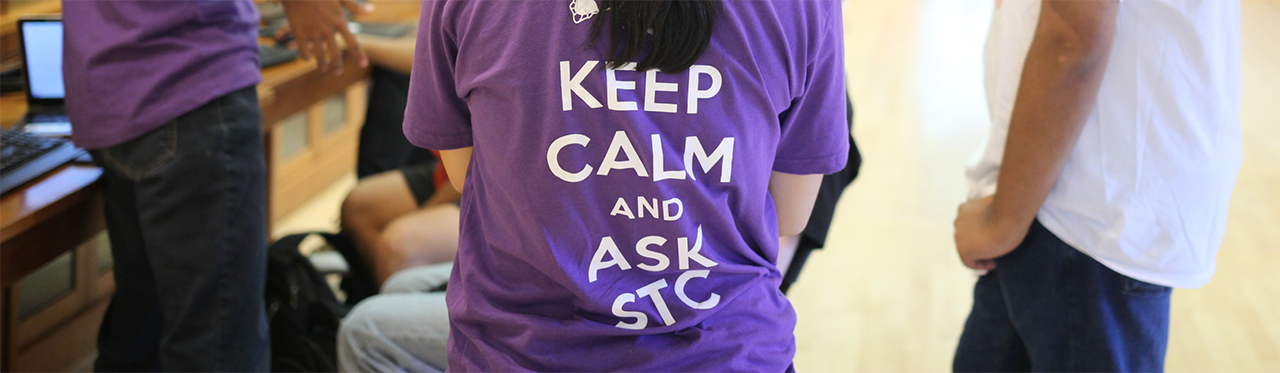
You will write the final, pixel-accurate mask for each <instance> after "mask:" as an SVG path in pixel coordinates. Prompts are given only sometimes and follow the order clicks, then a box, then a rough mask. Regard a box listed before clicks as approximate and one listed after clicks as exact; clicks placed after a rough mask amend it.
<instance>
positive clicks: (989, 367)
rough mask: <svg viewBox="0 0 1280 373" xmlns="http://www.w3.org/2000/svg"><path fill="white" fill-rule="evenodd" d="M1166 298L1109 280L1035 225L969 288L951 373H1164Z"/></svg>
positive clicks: (1150, 288) (1166, 292) (1138, 284)
mask: <svg viewBox="0 0 1280 373" xmlns="http://www.w3.org/2000/svg"><path fill="white" fill-rule="evenodd" d="M1170 293H1171V290H1170V288H1168V287H1165V286H1159V285H1153V284H1149V283H1146V282H1142V281H1138V280H1135V279H1132V278H1129V277H1127V276H1124V275H1121V274H1119V273H1116V272H1115V271H1112V270H1111V269H1110V268H1107V267H1106V266H1104V265H1102V264H1101V263H1098V261H1096V260H1094V259H1093V258H1091V257H1089V256H1088V255H1085V254H1084V253H1081V252H1080V251H1079V250H1076V249H1075V248H1072V247H1071V246H1069V245H1067V244H1066V243H1064V242H1062V240H1060V239H1058V237H1057V236H1054V235H1053V233H1050V232H1049V230H1047V229H1045V228H1044V226H1042V225H1040V222H1039V221H1036V222H1035V223H1033V224H1032V226H1031V230H1030V231H1029V232H1028V233H1027V238H1026V239H1025V240H1024V241H1023V242H1022V244H1021V245H1019V246H1018V248H1016V249H1014V250H1013V252H1010V253H1009V254H1008V255H1005V256H1004V257H1001V258H999V259H996V269H995V270H992V271H991V272H990V273H988V274H987V275H985V276H982V278H980V279H978V283H977V285H975V286H974V289H973V311H972V313H970V314H969V321H968V322H966V323H965V326H964V333H963V334H962V335H961V336H960V346H959V347H958V348H957V349H956V356H955V361H954V363H953V366H952V368H953V369H954V370H955V371H957V372H1010V371H1055V372H1062V371H1070V372H1115V371H1120V372H1158V371H1163V370H1164V356H1165V348H1166V347H1167V345H1168V339H1169V296H1170Z"/></svg>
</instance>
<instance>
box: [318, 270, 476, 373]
mask: <svg viewBox="0 0 1280 373" xmlns="http://www.w3.org/2000/svg"><path fill="white" fill-rule="evenodd" d="M452 265H453V263H444V264H436V265H430V266H422V267H415V268H410V269H406V270H403V271H400V272H399V273H396V274H395V275H392V276H391V278H388V279H387V282H386V283H384V284H382V293H381V294H379V295H377V296H374V297H371V298H369V299H365V300H364V301H361V302H360V304H357V305H356V307H355V308H353V309H352V310H351V312H350V313H349V314H347V317H346V318H344V319H343V320H342V329H341V330H340V331H339V332H338V369H339V370H341V371H343V372H443V371H444V370H445V367H446V366H447V364H448V359H446V357H445V344H446V342H448V339H449V313H448V308H447V306H446V305H445V302H444V292H434V293H428V292H427V291H429V290H431V289H433V288H435V287H437V286H439V285H440V284H443V283H445V282H447V281H448V280H449V272H450V270H451V268H452Z"/></svg>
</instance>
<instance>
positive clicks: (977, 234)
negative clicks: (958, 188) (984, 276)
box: [955, 196, 1029, 271]
mask: <svg viewBox="0 0 1280 373" xmlns="http://www.w3.org/2000/svg"><path fill="white" fill-rule="evenodd" d="M994 201H995V196H990V197H986V198H979V199H973V200H969V201H968V202H965V203H964V204H961V205H960V208H959V209H958V211H957V215H956V221H955V228H956V234H955V240H956V251H957V252H959V253H960V260H961V261H962V262H964V265H965V266H966V267H969V268H972V269H975V270H982V271H988V270H992V269H995V268H996V262H995V259H996V258H999V257H1001V256H1004V255H1005V254H1008V253H1009V252H1011V251H1013V249H1015V248H1017V247H1018V244H1019V243H1021V242H1022V239H1023V238H1026V236H1027V230H1028V228H1029V223H1028V224H1020V223H1018V222H1011V221H1009V219H1006V218H1003V217H1001V216H997V214H996V213H995V209H994V208H993V203H992V202H994Z"/></svg>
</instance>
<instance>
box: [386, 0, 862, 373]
mask: <svg viewBox="0 0 1280 373" xmlns="http://www.w3.org/2000/svg"><path fill="white" fill-rule="evenodd" d="M722 4H723V6H724V12H723V13H721V15H720V17H719V18H718V19H717V21H716V27H715V31H714V33H713V37H712V39H711V43H710V46H709V47H708V48H707V51H706V53H705V54H703V55H702V56H701V57H700V58H699V60H698V61H697V63H696V64H695V65H694V66H693V67H692V68H691V69H689V70H687V71H685V72H681V73H679V74H662V73H658V72H638V71H629V70H628V69H625V68H624V69H618V70H606V69H604V53H603V52H602V51H603V50H604V48H605V45H603V44H597V45H596V46H595V48H593V49H584V42H585V41H586V40H587V37H588V35H589V29H590V27H591V22H594V21H595V20H594V19H592V18H591V17H593V16H595V15H593V11H594V10H596V4H595V3H594V2H593V1H591V0H550V1H506V0H493V1H452V0H444V1H427V2H425V4H424V6H423V12H422V22H421V25H420V28H419V35H418V39H417V40H418V45H417V49H416V53H417V55H416V58H415V61H414V67H413V68H414V73H413V76H412V83H411V85H410V88H409V106H408V109H407V110H406V112H405V133H406V135H407V136H408V138H409V139H410V140H411V141H412V142H413V143H414V144H417V145H419V146H423V147H427V148H431V149H455V148H462V147H468V146H473V147H474V149H473V151H474V153H473V155H472V159H471V167H470V170H469V172H468V176H467V184H466V186H465V188H464V190H463V197H462V202H461V209H462V213H461V234H460V241H459V244H460V247H459V250H458V256H457V260H456V261H455V262H454V267H453V268H454V270H453V274H452V277H451V278H450V282H449V289H448V294H447V302H448V306H449V316H450V321H451V330H450V335H449V345H448V346H449V347H448V348H449V369H450V370H456V371H517V370H534V371H588V372H600V371H618V370H627V371H764V372H770V371H771V372H780V371H784V370H786V369H787V368H788V367H789V366H790V364H791V360H792V358H793V356H794V354H795V337H794V328H795V312H794V311H793V309H792V307H791V304H790V303H789V302H788V301H787V299H786V297H784V296H783V295H782V293H781V292H779V291H778V285H779V283H780V281H781V278H780V275H779V270H778V268H776V263H777V255H778V230H777V217H776V211H775V209H774V205H773V199H772V198H771V196H770V195H769V193H768V181H769V178H770V173H771V172H772V171H780V172H785V173H791V174H825V173H831V172H835V171H837V170H840V169H841V168H842V167H843V166H844V163H845V158H846V156H847V155H848V142H849V140H848V130H847V127H846V123H845V84H844V70H843V51H842V37H841V18H840V4H839V2H838V1H835V0H829V1H723V2H722ZM632 70H633V69H632Z"/></svg>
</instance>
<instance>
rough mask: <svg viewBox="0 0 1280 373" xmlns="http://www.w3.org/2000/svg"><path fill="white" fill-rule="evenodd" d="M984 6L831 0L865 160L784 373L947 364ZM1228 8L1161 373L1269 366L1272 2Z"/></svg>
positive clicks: (1278, 58) (1275, 120)
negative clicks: (1230, 51)
mask: <svg viewBox="0 0 1280 373" xmlns="http://www.w3.org/2000/svg"><path fill="white" fill-rule="evenodd" d="M1219 1H1229V0H1219ZM990 7H991V1H990V0H963V1H962V0H920V1H909V0H845V38H846V53H847V57H846V58H847V63H848V73H849V84H850V85H849V87H850V90H851V92H852V93H853V97H854V103H855V105H856V107H857V120H856V124H855V131H854V132H855V135H856V136H857V140H858V144H859V145H860V146H861V147H862V152H863V155H864V157H865V158H866V161H865V163H864V167H863V171H862V175H861V176H860V177H859V178H858V180H857V181H856V182H855V183H854V184H853V187H852V188H851V189H850V190H849V191H848V192H847V193H846V194H845V196H846V197H845V198H844V200H843V201H841V204H840V207H839V210H838V212H837V215H836V220H835V223H834V226H833V228H832V233H831V237H830V240H829V245H828V247H827V249H825V250H823V251H821V252H818V253H816V254H814V256H813V257H812V258H811V259H810V261H809V263H808V265H807V267H806V268H805V270H804V273H803V275H802V276H801V278H800V281H799V282H798V283H797V284H796V285H795V287H793V288H792V293H791V299H792V301H793V303H794V304H795V307H796V311H797V312H798V313H799V316H800V324H799V326H798V327H797V329H796V340H797V342H798V344H799V347H798V348H799V351H798V353H797V356H796V362H795V364H796V368H797V369H799V370H801V371H813V372H848V371H859V372H937V371H946V370H949V369H950V366H951V365H950V364H951V357H952V354H953V353H954V350H955V345H956V340H957V339H958V338H959V335H960V330H961V327H962V325H963V323H964V319H965V317H966V316H967V315H968V311H969V307H970V302H971V300H972V298H971V297H972V295H971V292H972V286H973V281H974V279H975V277H974V276H973V275H972V274H971V273H970V272H969V271H967V270H965V268H964V267H963V266H961V265H960V262H959V260H958V259H957V258H956V255H955V248H954V245H953V244H952V241H951V235H952V228H951V221H952V219H953V218H954V217H955V208H956V206H957V205H958V204H959V203H960V202H961V201H962V200H963V199H964V196H965V185H964V174H963V170H964V165H965V163H966V162H967V160H968V159H969V158H970V156H972V155H973V153H974V151H975V150H976V149H977V147H978V146H979V144H980V143H981V141H982V136H984V135H985V133H986V128H987V114H986V104H985V101H984V100H985V98H984V96H983V91H982V89H983V88H982V75H981V74H982V66H981V53H982V47H983V45H982V43H983V41H984V39H985V35H986V28H987V25H988V22H989V19H990V12H991V10H990ZM1242 7H1243V12H1242V13H1243V14H1242V18H1243V19H1242V23H1243V26H1242V27H1243V48H1244V52H1243V53H1244V71H1243V73H1244V98H1243V100H1244V102H1243V108H1242V110H1243V113H1242V114H1243V115H1242V119H1243V123H1242V126H1243V130H1244V135H1245V142H1244V165H1243V167H1242V168H1241V170H1240V178H1239V182H1238V183H1237V186H1236V190H1235V193H1234V194H1233V195H1232V204H1231V212H1230V217H1229V221H1228V226H1227V236H1226V239H1225V242H1224V243H1223V247H1222V251H1221V252H1220V254H1219V255H1218V273H1217V275H1216V276H1215V277H1214V279H1213V281H1212V282H1210V283H1209V284H1208V285H1206V286H1204V287H1202V288H1200V289H1193V290H1186V289H1179V290H1175V291H1174V296H1173V321H1172V326H1171V333H1170V334H1171V335H1170V341H1169V356H1168V366H1167V368H1168V370H1169V371H1170V372H1280V244H1278V243H1280V0H1244V1H1243V2H1242ZM353 184H354V183H353V181H352V180H349V179H348V180H344V181H342V182H340V183H338V184H335V185H334V186H333V187H331V188H330V190H329V191H327V192H325V193H324V194H323V195H322V196H320V197H317V198H315V199H314V200H313V201H311V203H309V204H308V205H307V206H304V207H303V208H302V209H300V210H299V211H298V212H297V213H295V214H294V215H293V216H292V217H290V218H288V219H285V221H284V222H282V224H280V225H279V226H278V227H277V229H276V235H277V236H279V235H280V234H283V233H285V232H291V231H300V230H314V229H333V228H334V227H335V226H336V224H335V222H336V221H337V206H338V204H339V203H340V202H341V199H342V196H343V195H345V192H346V191H347V190H349V189H350V188H351V186H352V185H353Z"/></svg>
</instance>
